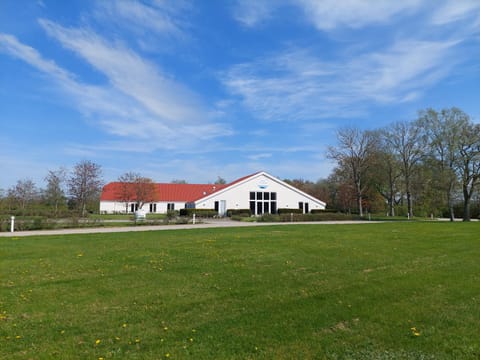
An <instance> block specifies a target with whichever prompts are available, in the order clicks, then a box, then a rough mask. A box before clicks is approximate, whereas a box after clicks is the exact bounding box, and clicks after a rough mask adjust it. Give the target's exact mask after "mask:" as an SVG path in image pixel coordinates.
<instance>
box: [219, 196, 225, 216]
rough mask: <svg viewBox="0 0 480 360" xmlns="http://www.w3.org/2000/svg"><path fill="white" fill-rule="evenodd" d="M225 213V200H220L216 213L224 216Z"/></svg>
mask: <svg viewBox="0 0 480 360" xmlns="http://www.w3.org/2000/svg"><path fill="white" fill-rule="evenodd" d="M226 213H227V201H226V200H220V207H219V208H218V215H220V216H225V214H226Z"/></svg>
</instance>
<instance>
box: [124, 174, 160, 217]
mask: <svg viewBox="0 0 480 360" xmlns="http://www.w3.org/2000/svg"><path fill="white" fill-rule="evenodd" d="M118 181H119V182H120V187H119V193H118V196H119V198H120V199H121V201H122V202H125V207H126V208H125V210H126V212H128V202H130V201H131V202H135V204H136V208H138V209H141V208H142V207H143V205H145V204H146V203H149V202H154V201H156V200H157V199H158V195H157V191H156V186H155V183H154V182H153V180H152V179H150V178H147V177H143V176H142V175H140V174H138V173H135V172H127V173H125V174H123V175H122V176H120V177H119V178H118Z"/></svg>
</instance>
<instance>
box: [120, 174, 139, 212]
mask: <svg viewBox="0 0 480 360" xmlns="http://www.w3.org/2000/svg"><path fill="white" fill-rule="evenodd" d="M138 178H140V174H138V173H136V172H133V171H129V172H126V173H125V174H123V175H121V176H120V177H119V178H118V182H119V183H120V186H119V187H118V191H117V196H118V199H119V200H120V201H121V202H123V203H125V213H128V202H129V201H133V199H134V198H135V189H134V187H135V186H134V184H135V182H136V181H137V179H138Z"/></svg>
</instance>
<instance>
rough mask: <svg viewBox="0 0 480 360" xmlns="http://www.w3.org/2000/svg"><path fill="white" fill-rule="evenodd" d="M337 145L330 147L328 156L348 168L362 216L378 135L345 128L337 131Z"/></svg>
mask: <svg viewBox="0 0 480 360" xmlns="http://www.w3.org/2000/svg"><path fill="white" fill-rule="evenodd" d="M337 140H338V146H337V147H329V149H328V155H327V156H328V157H329V158H330V159H333V160H336V161H337V162H338V164H339V166H340V167H343V168H345V169H346V170H347V173H348V176H349V177H350V180H351V182H352V185H353V187H354V191H355V196H356V200H357V206H358V211H359V214H360V216H363V194H364V191H365V189H366V187H365V185H366V182H365V176H366V172H367V170H368V168H369V167H370V166H371V160H372V156H373V154H374V151H375V148H376V142H377V140H376V137H375V136H374V134H373V133H372V132H370V131H361V130H359V129H357V128H343V129H340V130H339V131H338V132H337Z"/></svg>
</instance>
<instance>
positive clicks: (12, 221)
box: [10, 216, 15, 233]
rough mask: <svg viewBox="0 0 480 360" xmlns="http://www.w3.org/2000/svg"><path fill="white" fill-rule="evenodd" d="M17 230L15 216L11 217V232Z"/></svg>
mask: <svg viewBox="0 0 480 360" xmlns="http://www.w3.org/2000/svg"><path fill="white" fill-rule="evenodd" d="M14 231H15V216H12V217H10V232H12V233H13V232H14Z"/></svg>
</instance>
